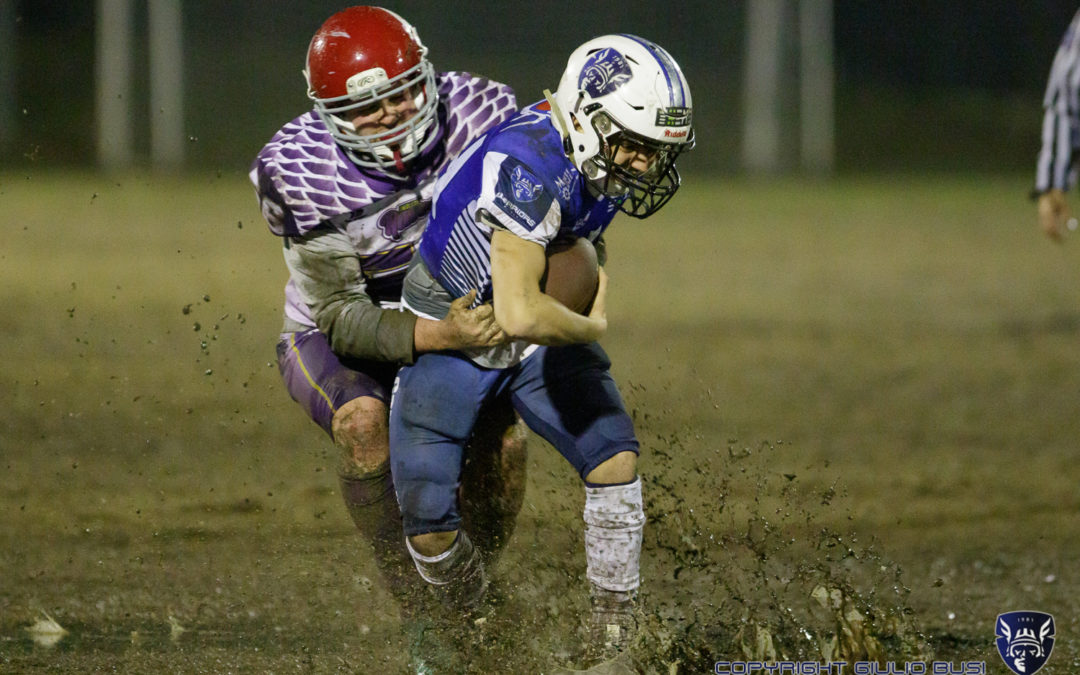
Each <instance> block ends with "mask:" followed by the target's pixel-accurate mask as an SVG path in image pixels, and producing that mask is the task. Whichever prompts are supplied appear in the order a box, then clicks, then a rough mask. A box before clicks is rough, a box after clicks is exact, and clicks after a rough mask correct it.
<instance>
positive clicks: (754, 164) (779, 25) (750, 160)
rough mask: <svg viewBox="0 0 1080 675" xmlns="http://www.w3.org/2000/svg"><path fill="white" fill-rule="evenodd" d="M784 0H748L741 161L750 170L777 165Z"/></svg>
mask: <svg viewBox="0 0 1080 675" xmlns="http://www.w3.org/2000/svg"><path fill="white" fill-rule="evenodd" d="M784 2H785V0H751V1H750V2H749V3H748V4H747V18H746V33H747V36H746V82H745V85H744V86H745V89H744V93H745V107H744V111H743V112H744V114H743V164H744V166H745V167H746V168H747V169H749V170H750V171H754V172H762V173H775V172H777V171H778V170H779V169H780V66H781V55H782V47H783V42H782V40H781V39H780V38H781V34H782V30H783V21H784Z"/></svg>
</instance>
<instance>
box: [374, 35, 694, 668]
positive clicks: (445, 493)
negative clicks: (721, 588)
mask: <svg viewBox="0 0 1080 675" xmlns="http://www.w3.org/2000/svg"><path fill="white" fill-rule="evenodd" d="M545 95H546V97H545V100H543V101H540V102H538V103H535V104H533V105H531V106H528V107H527V108H525V109H523V110H522V111H521V112H519V113H518V114H517V115H516V116H514V117H513V118H511V119H510V120H508V121H506V122H504V123H502V124H500V125H499V126H498V127H497V128H495V129H494V130H493V131H491V132H488V133H487V134H485V135H484V136H483V137H481V138H480V139H478V140H477V141H475V142H473V143H472V144H471V145H470V146H469V147H467V148H466V149H465V150H463V151H462V153H461V155H459V156H458V158H457V159H455V160H454V161H453V162H452V163H451V164H450V166H449V167H447V168H446V169H445V170H444V171H443V173H442V174H441V175H440V177H439V180H438V182H437V184H436V188H435V195H434V204H433V208H432V211H431V214H430V216H429V222H428V226H427V229H426V230H425V232H424V235H423V237H422V239H421V243H420V247H419V251H418V255H417V256H416V257H414V259H413V262H412V264H411V266H410V270H409V273H408V275H407V276H406V281H405V287H404V289H403V292H402V301H403V302H404V303H405V305H406V306H407V307H408V308H409V309H411V310H412V311H414V312H415V313H416V314H417V315H418V316H421V317H424V318H429V319H439V318H441V317H443V316H445V315H446V313H447V312H448V311H449V310H450V307H451V306H452V303H453V302H455V301H458V300H460V299H461V298H463V297H470V296H469V294H470V293H471V292H472V291H473V290H475V291H477V294H476V297H475V298H474V299H472V300H471V303H470V304H471V305H472V306H479V304H480V303H485V302H493V303H494V308H495V318H496V320H497V321H498V323H499V325H500V326H501V328H502V330H504V331H505V332H506V334H507V335H509V336H510V337H511V338H512V340H511V341H510V342H509V343H507V344H503V345H496V346H493V347H480V348H468V349H459V350H444V351H435V352H428V353H425V354H421V355H420V356H418V357H417V359H416V361H415V362H414V363H413V364H411V365H408V366H405V367H403V368H402V370H400V371H399V373H398V381H397V384H396V392H395V395H394V397H393V403H392V406H391V411H390V448H391V449H390V454H391V470H392V471H393V475H394V485H395V488H396V489H397V492H398V501H399V503H400V504H401V508H402V517H403V522H404V529H405V534H406V538H407V542H408V547H409V551H410V553H411V555H412V557H413V560H414V561H415V563H416V567H417V569H418V570H419V572H420V575H421V576H422V577H423V578H424V579H425V580H427V581H428V582H429V583H431V584H432V585H433V586H434V587H435V588H436V589H438V590H439V592H440V593H441V594H442V595H443V596H444V598H445V600H446V601H447V602H448V604H450V605H452V606H456V607H458V608H460V609H462V610H466V611H468V610H469V609H471V608H473V607H475V606H476V604H477V603H478V602H479V601H480V599H481V597H482V595H483V593H484V589H485V586H486V583H487V581H486V575H485V572H484V568H483V564H482V561H481V559H480V558H479V557H478V555H477V553H476V551H475V548H474V546H473V544H472V542H471V540H470V535H469V534H468V533H466V531H465V529H464V528H463V527H462V525H463V524H462V519H461V516H460V511H459V508H458V504H457V494H456V488H457V486H458V484H459V482H460V479H461V478H460V477H461V468H462V465H463V460H464V455H465V452H464V450H465V449H464V446H465V442H466V439H467V438H468V437H469V434H470V432H471V431H472V428H473V424H474V423H475V422H476V419H477V411H478V410H479V409H480V407H481V405H482V404H483V402H484V401H486V400H488V399H489V398H490V397H493V396H505V395H509V397H510V399H511V401H512V402H513V405H514V408H515V409H516V410H517V411H518V413H519V414H520V415H521V417H522V418H523V419H524V420H525V422H526V424H528V426H529V427H530V428H531V429H533V431H535V432H536V433H537V434H539V435H540V436H542V437H543V438H544V439H546V440H547V441H549V442H550V443H551V444H552V445H553V446H554V447H555V448H556V449H557V450H558V451H559V452H560V453H561V454H562V455H563V456H564V457H565V458H566V459H567V460H568V461H569V462H570V463H571V464H572V465H573V466H574V468H575V469H576V470H577V472H578V474H579V475H580V476H581V478H582V479H583V481H584V484H585V512H584V520H585V554H586V558H587V574H588V579H589V582H590V592H591V598H592V614H591V618H590V626H591V629H590V634H591V638H590V641H589V646H590V647H591V650H592V651H593V652H594V656H596V657H598V658H608V657H611V656H613V655H615V654H618V653H620V652H622V651H625V650H626V649H627V647H628V646H629V645H630V643H631V641H632V637H633V635H634V632H635V630H636V619H635V601H636V597H637V592H638V587H639V585H640V575H639V559H640V553H641V542H642V526H643V525H644V522H645V514H644V511H643V506H642V494H641V481H640V479H639V478H638V476H637V468H636V467H637V456H638V441H637V438H636V436H635V433H634V428H633V424H632V422H631V420H630V417H629V415H628V414H627V413H626V410H625V406H624V405H623V402H622V399H621V397H620V395H619V392H618V389H617V388H616V386H615V383H614V381H613V379H612V377H611V374H610V372H609V370H610V362H609V360H608V358H607V356H606V354H605V353H604V351H603V350H602V349H601V348H600V346H599V345H598V344H597V342H596V341H597V340H598V339H599V338H601V337H602V336H603V335H604V333H605V331H606V329H607V319H606V315H605V292H606V284H607V278H606V276H605V275H604V273H603V270H602V268H601V269H600V274H599V276H600V278H599V280H598V289H597V294H596V297H595V300H594V302H593V304H592V306H591V308H590V309H589V310H588V313H587V314H577V313H575V312H573V311H571V310H570V309H568V308H567V307H565V306H563V305H561V304H560V303H559V302H558V301H556V300H554V299H553V298H551V297H549V296H547V295H545V294H544V293H543V292H542V291H541V278H542V277H543V275H544V271H545V264H546V249H547V247H548V246H549V245H551V244H552V242H555V241H557V240H566V239H568V238H573V237H585V238H587V239H589V240H590V241H593V242H600V237H601V235H602V234H603V233H604V231H605V229H606V228H607V227H608V224H609V223H610V222H611V220H612V218H613V217H614V216H615V214H616V213H618V212H619V211H622V212H624V213H627V214H629V215H631V216H634V217H637V218H645V217H647V216H649V215H651V214H653V213H655V212H656V211H657V210H659V209H660V208H661V207H662V206H663V205H664V204H666V203H667V202H668V200H670V199H671V197H672V196H673V195H674V194H675V192H676V190H677V189H678V188H679V182H680V179H679V173H678V171H677V170H676V168H675V160H676V158H677V157H678V156H679V155H680V153H682V152H683V151H685V150H687V149H689V148H690V147H692V146H693V144H694V134H693V127H692V119H691V118H692V103H691V98H690V89H689V86H688V85H687V82H686V78H685V77H684V76H683V74H682V71H681V70H680V68H679V66H678V65H677V64H676V62H675V60H674V59H672V57H671V56H670V55H669V54H668V53H667V52H666V51H665V50H664V49H663V48H661V47H659V46H658V45H656V44H654V43H652V42H650V41H648V40H644V39H641V38H639V37H635V36H632V35H606V36H603V37H598V38H595V39H593V40H590V41H589V42H587V43H585V44H584V45H582V46H581V47H579V48H578V49H577V50H575V51H574V52H573V54H571V56H570V58H569V61H568V63H567V67H566V71H565V72H564V74H563V76H562V79H561V81H560V83H559V86H558V89H557V91H556V92H555V94H554V95H552V94H551V93H550V92H545Z"/></svg>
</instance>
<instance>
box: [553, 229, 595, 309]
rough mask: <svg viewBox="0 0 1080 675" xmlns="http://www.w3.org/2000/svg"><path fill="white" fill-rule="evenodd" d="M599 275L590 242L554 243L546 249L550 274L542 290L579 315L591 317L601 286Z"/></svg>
mask: <svg viewBox="0 0 1080 675" xmlns="http://www.w3.org/2000/svg"><path fill="white" fill-rule="evenodd" d="M599 273H600V270H599V266H598V265H597V261H596V249H595V248H593V245H592V242H590V241H589V240H588V239H586V238H584V237H577V238H574V239H567V240H558V241H553V242H552V243H551V244H549V245H548V247H547V270H546V271H545V272H544V277H543V278H542V279H541V280H540V288H541V290H543V291H544V293H545V294H547V295H549V296H551V297H552V298H555V299H556V300H558V301H559V302H561V303H562V304H564V305H566V306H567V307H568V308H570V309H571V310H573V311H575V312H577V313H578V314H588V313H589V309H590V308H591V307H592V302H593V299H594V298H595V297H596V288H597V286H598V285H599V283H600V278H599Z"/></svg>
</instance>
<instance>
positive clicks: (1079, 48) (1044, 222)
mask: <svg viewBox="0 0 1080 675" xmlns="http://www.w3.org/2000/svg"><path fill="white" fill-rule="evenodd" d="M1043 108H1044V111H1045V112H1044V114H1043V125H1042V147H1041V148H1040V150H1039V156H1038V160H1037V162H1036V167H1035V189H1034V190H1033V191H1032V195H1033V196H1034V197H1035V198H1036V199H1037V200H1038V205H1039V206H1038V213H1039V226H1040V227H1041V229H1042V230H1043V232H1045V233H1046V235H1047V236H1049V237H1050V238H1051V239H1053V240H1055V241H1061V239H1062V233H1063V231H1064V230H1063V228H1064V226H1065V223H1066V222H1067V221H1068V219H1069V211H1068V205H1067V202H1066V199H1065V192H1066V191H1067V190H1068V189H1069V187H1070V186H1071V185H1072V183H1073V182H1074V180H1075V171H1074V170H1073V166H1072V161H1073V152H1074V147H1075V145H1076V144H1077V142H1078V141H1080V11H1078V12H1077V13H1076V15H1075V16H1073V19H1072V22H1071V23H1070V24H1069V27H1068V29H1067V30H1066V31H1065V36H1064V37H1063V38H1062V41H1061V45H1060V46H1059V47H1058V50H1057V54H1056V55H1055V56H1054V63H1053V65H1052V66H1051V68H1050V77H1049V78H1048V80H1047V83H1046V94H1045V96H1044V97H1043Z"/></svg>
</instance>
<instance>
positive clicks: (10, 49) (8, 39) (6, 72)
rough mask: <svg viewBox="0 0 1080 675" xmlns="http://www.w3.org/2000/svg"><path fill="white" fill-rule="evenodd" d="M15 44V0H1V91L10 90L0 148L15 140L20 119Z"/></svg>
mask: <svg viewBox="0 0 1080 675" xmlns="http://www.w3.org/2000/svg"><path fill="white" fill-rule="evenodd" d="M15 46H16V45H15V0H0V91H6V92H8V95H7V96H5V97H4V101H3V102H2V103H0V148H7V147H8V146H10V145H11V144H12V142H13V141H14V139H15V125H16V124H17V123H18V119H19V118H18V114H17V110H18V104H19V101H18V99H19V95H18V94H19V92H18V91H17V90H16V85H17V82H16V80H15Z"/></svg>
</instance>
